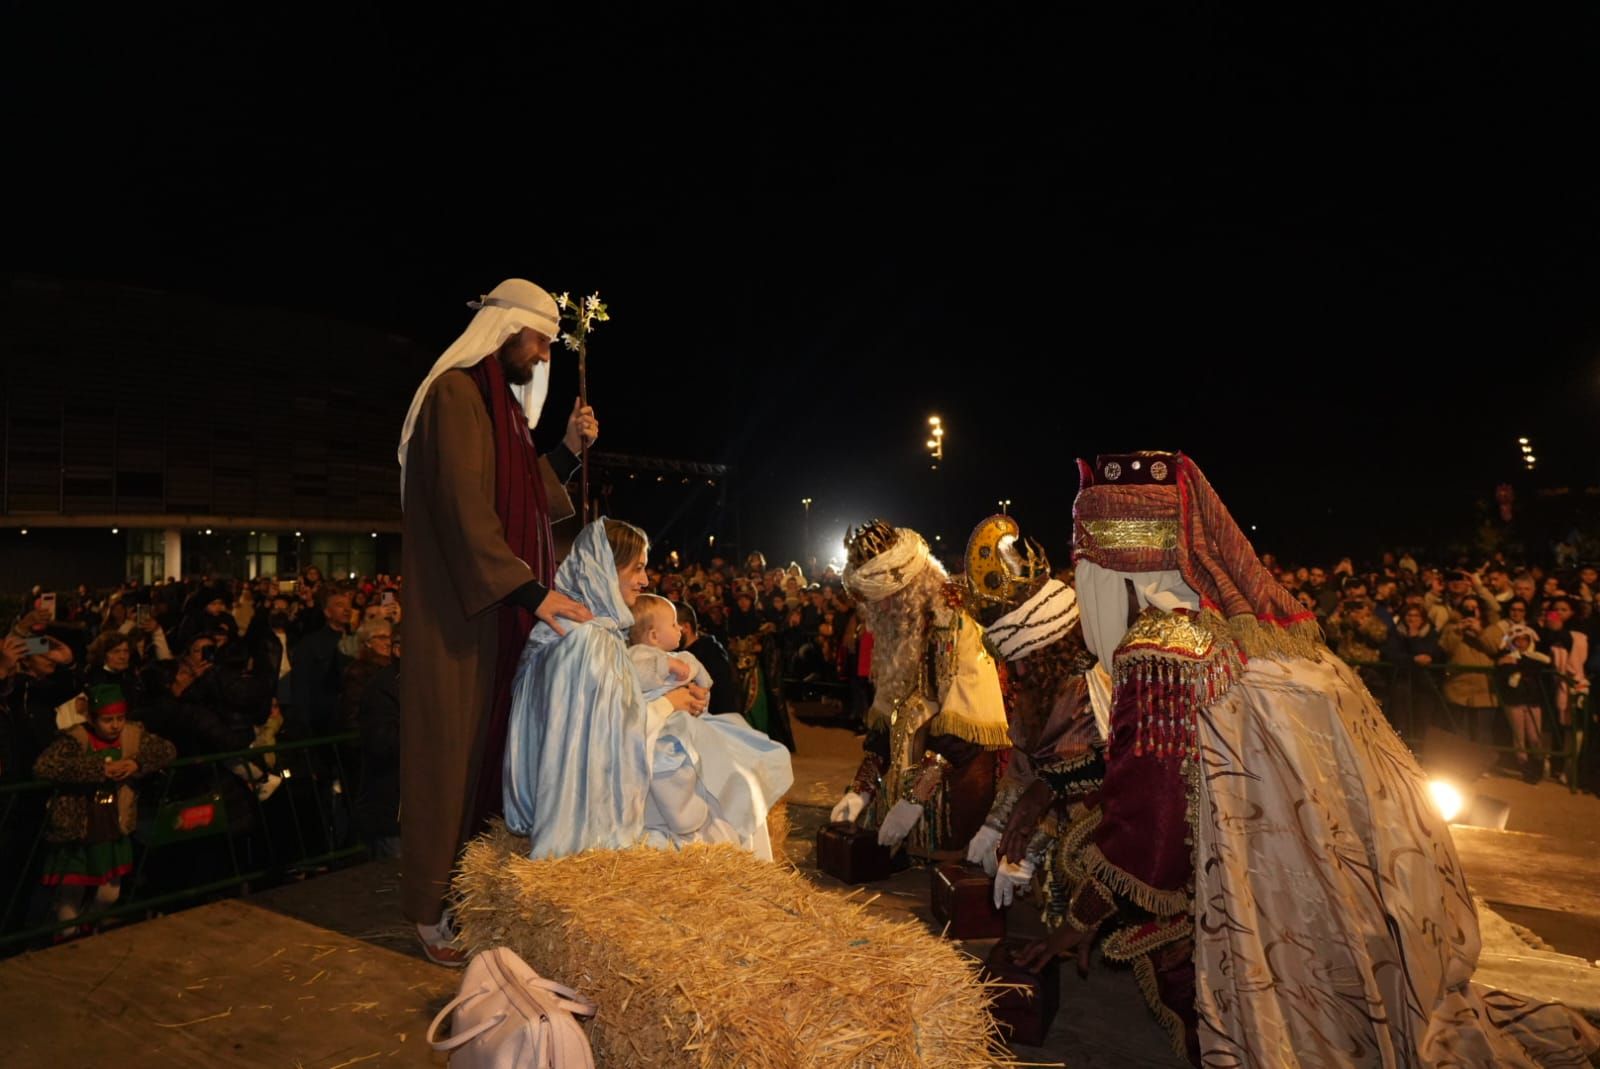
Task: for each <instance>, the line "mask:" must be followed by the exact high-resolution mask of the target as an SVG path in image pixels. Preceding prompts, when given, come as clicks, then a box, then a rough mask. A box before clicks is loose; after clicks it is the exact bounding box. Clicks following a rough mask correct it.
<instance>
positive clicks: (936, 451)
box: [928, 416, 944, 470]
mask: <svg viewBox="0 0 1600 1069" xmlns="http://www.w3.org/2000/svg"><path fill="white" fill-rule="evenodd" d="M928 426H929V427H930V428H931V429H930V430H929V432H928V433H929V434H930V435H931V437H930V438H929V439H928V452H929V453H931V454H932V455H933V466H934V469H935V470H937V469H938V467H939V464H940V462H941V461H943V460H944V422H943V421H942V420H940V419H939V417H938V416H929V417H928Z"/></svg>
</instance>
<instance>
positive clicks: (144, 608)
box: [133, 605, 150, 624]
mask: <svg viewBox="0 0 1600 1069" xmlns="http://www.w3.org/2000/svg"><path fill="white" fill-rule="evenodd" d="M133 619H134V622H135V623H141V624H142V623H144V622H145V621H146V620H148V619H150V606H148V605H140V606H139V607H138V608H137V609H135V610H134V613H133Z"/></svg>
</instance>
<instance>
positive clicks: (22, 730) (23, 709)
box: [0, 608, 79, 778]
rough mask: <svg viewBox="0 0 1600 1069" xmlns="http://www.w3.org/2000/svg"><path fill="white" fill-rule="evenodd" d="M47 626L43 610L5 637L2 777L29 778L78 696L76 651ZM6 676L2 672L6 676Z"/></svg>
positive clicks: (31, 614)
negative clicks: (65, 707) (60, 713)
mask: <svg viewBox="0 0 1600 1069" xmlns="http://www.w3.org/2000/svg"><path fill="white" fill-rule="evenodd" d="M47 624H48V620H47V619H46V617H45V614H44V612H43V610H42V609H39V608H35V609H33V610H31V611H30V612H28V613H26V614H24V615H23V616H22V618H21V619H19V620H18V621H17V623H16V625H15V626H14V627H13V628H12V629H11V633H10V634H9V635H7V636H6V640H5V643H4V646H3V650H0V656H3V659H4V660H5V662H7V663H9V664H10V665H11V666H12V667H11V668H10V669H9V670H8V671H9V673H10V678H9V680H7V681H6V682H8V683H9V684H10V695H9V698H8V700H7V701H6V706H7V711H8V713H9V714H10V715H9V716H7V717H6V730H5V738H4V740H0V746H3V748H4V753H3V754H0V764H3V766H4V767H3V768H0V775H4V776H6V777H8V778H10V777H13V776H22V777H26V776H27V775H28V772H29V770H30V769H31V768H32V766H33V761H34V758H36V757H38V756H39V754H40V753H41V752H43V750H44V748H45V747H46V746H48V745H49V744H50V742H51V740H52V739H54V738H55V736H56V707H57V706H59V705H62V704H63V703H65V702H68V701H71V700H72V698H73V697H74V696H76V695H77V693H78V691H79V686H78V678H77V673H76V672H74V671H72V664H73V661H74V657H73V654H72V649H71V647H69V646H68V645H67V644H66V643H64V642H62V641H61V640H60V639H58V638H56V637H54V636H53V635H48V634H46V633H45V627H46V625H47ZM5 674H6V672H5V671H0V676H4V675H5Z"/></svg>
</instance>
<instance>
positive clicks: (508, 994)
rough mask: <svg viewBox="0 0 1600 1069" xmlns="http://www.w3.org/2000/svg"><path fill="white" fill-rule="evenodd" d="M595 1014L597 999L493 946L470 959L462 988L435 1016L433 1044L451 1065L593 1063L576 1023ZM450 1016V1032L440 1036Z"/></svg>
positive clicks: (582, 1068)
mask: <svg viewBox="0 0 1600 1069" xmlns="http://www.w3.org/2000/svg"><path fill="white" fill-rule="evenodd" d="M452 1012H453V1013H454V1016H453V1017H452V1016H451V1014H452ZM594 1014H595V1005H594V1003H592V1002H590V1001H588V1000H587V999H585V998H584V997H583V996H582V995H580V994H578V993H577V992H576V991H573V990H572V989H571V988H568V987H562V986H561V985H560V984H558V983H555V982H554V981H552V980H546V979H544V978H543V977H542V976H540V975H539V974H538V973H536V972H534V971H533V969H532V968H530V967H529V966H528V963H527V962H525V961H523V960H522V959H521V958H519V957H517V955H516V954H515V953H513V952H512V951H511V950H510V949H508V948H506V947H495V948H494V949H492V950H486V951H484V952H483V953H481V954H478V955H475V956H474V957H473V959H472V960H471V961H470V962H468V963H467V971H466V975H464V976H463V977H462V978H461V992H460V993H459V994H458V995H456V997H455V998H454V999H452V1000H450V1002H449V1004H448V1005H446V1006H445V1008H444V1009H442V1010H440V1011H439V1015H438V1016H437V1017H435V1018H434V1019H433V1024H431V1025H430V1026H429V1027H428V1042H429V1043H430V1044H432V1045H433V1049H434V1050H440V1051H449V1052H450V1064H451V1066H452V1067H453V1069H594V1056H593V1054H592V1053H591V1052H590V1050H589V1037H588V1036H587V1035H585V1034H584V1031H583V1025H582V1024H580V1023H579V1021H578V1017H583V1018H585V1019H588V1018H591V1017H593V1016H594ZM446 1017H450V1038H449V1039H435V1038H434V1037H435V1036H436V1035H437V1034H438V1031H439V1026H440V1025H441V1024H443V1023H444V1019H445V1018H446Z"/></svg>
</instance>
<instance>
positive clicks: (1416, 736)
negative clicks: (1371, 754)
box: [1351, 661, 1591, 794]
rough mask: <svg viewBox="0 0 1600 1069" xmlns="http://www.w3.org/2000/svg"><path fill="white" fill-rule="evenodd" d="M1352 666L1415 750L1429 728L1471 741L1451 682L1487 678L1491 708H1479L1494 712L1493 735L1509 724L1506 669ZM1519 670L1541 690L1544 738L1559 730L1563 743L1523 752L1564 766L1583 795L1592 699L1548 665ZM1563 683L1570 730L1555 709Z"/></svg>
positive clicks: (1570, 785)
mask: <svg viewBox="0 0 1600 1069" xmlns="http://www.w3.org/2000/svg"><path fill="white" fill-rule="evenodd" d="M1351 667H1352V668H1354V669H1356V671H1357V672H1358V673H1359V674H1360V675H1361V677H1362V680H1363V681H1364V682H1365V683H1366V684H1367V688H1368V689H1369V690H1370V691H1372V695H1373V697H1374V698H1376V699H1377V701H1378V704H1379V705H1380V706H1381V707H1382V708H1383V710H1384V715H1385V716H1387V717H1388V718H1389V723H1390V724H1391V725H1392V726H1393V727H1394V729H1395V730H1396V731H1397V732H1399V733H1400V736H1401V737H1402V738H1403V739H1405V740H1406V742H1407V743H1408V744H1409V745H1410V746H1411V747H1412V748H1413V749H1416V748H1417V747H1419V746H1421V744H1422V739H1423V736H1424V735H1426V734H1427V731H1428V728H1429V727H1438V728H1442V729H1444V730H1446V731H1451V732H1454V733H1455V734H1458V735H1461V736H1463V737H1465V738H1472V737H1473V734H1474V728H1475V726H1476V725H1474V724H1473V723H1463V722H1461V721H1460V717H1461V716H1462V715H1463V712H1464V707H1462V706H1456V705H1454V704H1452V703H1451V702H1450V700H1449V699H1448V698H1447V697H1446V696H1445V684H1446V683H1448V682H1449V680H1451V679H1452V678H1459V677H1463V676H1473V675H1481V676H1486V677H1488V685H1489V693H1490V696H1491V698H1492V700H1493V704H1492V705H1490V706H1484V707H1481V708H1482V709H1487V710H1489V711H1490V717H1489V718H1490V720H1491V728H1492V730H1493V731H1494V732H1496V733H1498V731H1499V729H1500V725H1502V724H1503V723H1504V722H1505V718H1506V712H1505V701H1504V695H1503V692H1502V687H1501V682H1502V680H1501V677H1502V675H1503V673H1504V671H1505V666H1502V665H1454V664H1428V665H1418V664H1411V665H1404V664H1393V663H1390V662H1387V661H1385V662H1380V663H1377V664H1352V665H1351ZM1520 671H1521V672H1522V673H1523V674H1524V675H1526V676H1531V677H1532V678H1533V679H1534V680H1535V681H1536V682H1537V686H1538V691H1539V701H1538V703H1537V707H1538V708H1539V709H1540V710H1541V714H1540V715H1541V726H1542V727H1543V728H1544V735H1545V737H1554V735H1555V732H1552V730H1551V729H1552V728H1553V727H1554V728H1557V729H1558V730H1559V734H1560V736H1561V738H1560V744H1559V745H1557V746H1551V747H1541V746H1531V745H1530V746H1527V747H1525V748H1524V749H1522V750H1521V751H1520V752H1521V753H1525V754H1527V755H1528V757H1529V759H1530V760H1537V761H1539V762H1540V763H1541V764H1542V763H1543V762H1544V760H1545V759H1546V758H1549V759H1550V760H1551V763H1552V765H1553V766H1555V765H1557V764H1558V763H1562V765H1561V767H1562V770H1563V771H1564V772H1565V773H1566V781H1567V789H1568V790H1569V791H1571V792H1572V793H1574V794H1576V793H1577V792H1578V790H1579V784H1578V775H1577V773H1578V755H1579V753H1580V752H1581V750H1582V747H1583V740H1584V737H1585V736H1586V735H1587V734H1588V732H1589V730H1590V729H1591V724H1590V719H1591V717H1590V708H1589V694H1588V692H1586V691H1585V692H1579V691H1577V690H1576V688H1575V687H1573V686H1572V685H1573V684H1575V683H1576V682H1577V680H1576V678H1575V677H1573V676H1571V675H1563V674H1562V673H1560V672H1557V671H1556V670H1555V669H1554V668H1552V667H1550V666H1547V665H1528V666H1526V667H1523V668H1521V669H1520ZM1563 683H1565V684H1567V685H1568V687H1569V690H1568V695H1569V700H1568V712H1569V719H1570V720H1571V723H1570V724H1567V725H1560V724H1559V722H1558V715H1559V714H1558V709H1557V704H1556V696H1557V693H1558V691H1559V689H1560V687H1561V685H1562V684H1563ZM1473 741H1474V742H1475V743H1477V744H1479V745H1483V746H1487V747H1489V748H1490V749H1493V750H1495V751H1496V752H1499V753H1510V754H1514V753H1518V752H1519V751H1518V750H1517V748H1516V747H1515V746H1513V745H1508V744H1506V743H1502V742H1493V741H1489V740H1485V739H1477V738H1474V739H1473Z"/></svg>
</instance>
